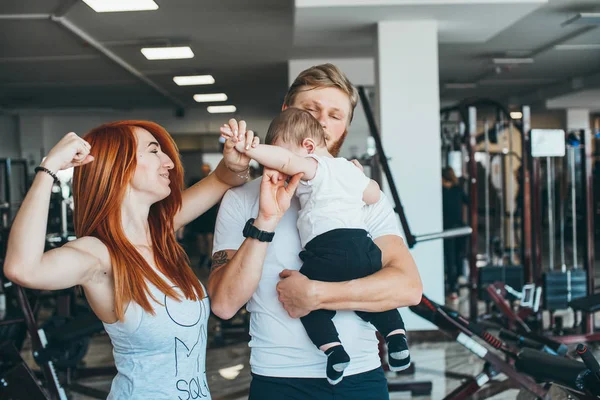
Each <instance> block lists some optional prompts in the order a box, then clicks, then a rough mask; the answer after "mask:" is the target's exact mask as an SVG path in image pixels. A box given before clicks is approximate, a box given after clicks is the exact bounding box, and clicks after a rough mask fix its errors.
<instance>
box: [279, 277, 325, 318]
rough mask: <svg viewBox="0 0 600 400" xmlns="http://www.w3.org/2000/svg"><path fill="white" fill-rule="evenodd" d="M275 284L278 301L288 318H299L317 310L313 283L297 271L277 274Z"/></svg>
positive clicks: (317, 304) (317, 305)
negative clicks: (277, 281)
mask: <svg viewBox="0 0 600 400" xmlns="http://www.w3.org/2000/svg"><path fill="white" fill-rule="evenodd" d="M279 277H280V278H281V281H280V282H279V283H278V284H277V294H278V298H279V301H280V302H281V304H282V305H283V308H284V309H285V311H287V313H288V314H289V316H290V317H292V318H300V317H304V316H305V315H307V314H308V313H309V312H311V311H313V310H318V309H319V301H318V296H317V290H316V287H315V281H311V280H310V279H308V278H307V277H306V276H305V275H302V274H301V273H300V272H298V271H292V270H289V269H284V270H283V271H281V273H280V274H279Z"/></svg>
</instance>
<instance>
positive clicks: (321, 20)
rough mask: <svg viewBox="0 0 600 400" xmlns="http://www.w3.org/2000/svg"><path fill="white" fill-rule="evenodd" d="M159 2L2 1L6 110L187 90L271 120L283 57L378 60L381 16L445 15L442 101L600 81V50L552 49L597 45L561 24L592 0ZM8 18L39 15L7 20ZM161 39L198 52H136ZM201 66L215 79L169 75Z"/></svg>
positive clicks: (168, 99)
mask: <svg viewBox="0 0 600 400" xmlns="http://www.w3.org/2000/svg"><path fill="white" fill-rule="evenodd" d="M155 1H156V2H157V3H158V4H159V6H160V8H159V9H158V10H157V11H147V12H133V13H103V14H98V13H95V12H94V11H93V10H91V9H90V8H89V7H88V6H87V5H86V4H84V3H83V2H82V1H80V0H0V38H1V39H0V109H2V108H4V109H28V108H29V109H40V108H41V109H55V108H60V109H65V108H69V109H73V108H94V109H96V108H111V109H133V108H152V107H163V108H164V107H173V108H174V109H175V108H182V107H183V108H194V109H197V110H201V109H204V108H205V106H206V105H199V104H197V103H195V102H194V101H193V99H192V96H193V95H194V94H195V93H206V92H225V93H226V94H227V95H228V96H229V99H230V100H229V101H228V102H227V103H231V104H234V105H236V106H237V107H238V111H239V114H241V115H243V116H244V117H246V116H250V115H251V116H253V117H261V118H268V117H270V116H272V115H273V114H274V113H276V112H277V111H278V110H279V108H280V106H281V102H282V99H283V95H284V94H285V90H286V87H287V84H288V77H287V70H288V65H287V62H288V60H290V59H306V58H310V59H330V58H334V57H343V58H346V57H372V56H373V54H374V46H375V29H374V27H375V24H376V22H377V21H380V20H401V19H415V18H418V19H436V20H437V21H438V23H439V40H440V46H439V56H440V62H439V65H440V83H441V85H440V88H441V97H442V99H441V100H442V101H443V102H450V101H458V100H460V99H463V98H466V97H472V96H485V97H492V98H495V99H498V100H501V101H510V102H520V101H523V102H528V103H535V102H539V103H542V104H545V101H546V100H547V99H550V98H554V97H557V96H562V95H564V94H567V93H570V92H573V91H581V90H583V89H591V88H594V87H600V71H598V69H599V67H600V51H598V50H576V51H560V50H555V49H554V45H555V44H600V29H595V28H596V27H595V26H593V27H582V26H575V25H573V26H566V27H562V26H561V24H562V23H563V22H564V21H566V20H567V19H568V18H570V17H572V16H573V15H574V14H575V13H576V12H584V11H587V12H590V11H597V12H599V11H600V0H548V1H546V0H521V1H519V0H444V1H442V0H296V1H295V2H294V1H293V0H249V1H241V0H155ZM343 4H346V5H345V6H344V5H343ZM15 14H26V16H31V15H32V14H36V15H38V17H39V15H40V14H41V15H42V16H43V15H46V17H44V18H43V19H39V18H38V19H24V16H23V15H21V16H20V18H19V19H14V18H13V19H7V18H8V16H11V15H12V16H13V17H14V15H15ZM51 14H54V15H58V16H62V18H64V20H63V21H64V23H63V24H61V23H60V20H58V21H57V20H56V19H55V20H51V19H50V18H49V16H50V15H51ZM40 18H41V17H40ZM65 25H67V26H70V27H71V29H72V30H73V29H74V30H77V31H81V32H83V36H84V37H89V38H90V40H89V41H88V40H85V39H82V38H81V34H80V35H79V36H78V35H76V34H74V33H73V32H72V31H70V30H69V29H67V27H66V26H65ZM92 42H94V43H97V44H98V45H99V46H101V47H102V48H103V49H105V50H106V51H108V52H110V53H111V54H113V55H114V56H115V57H116V58H118V59H119V62H120V64H118V63H116V62H115V61H114V60H112V59H110V58H109V57H107V56H106V54H103V53H102V52H101V51H99V50H98V49H97V48H95V47H94V46H93V43H92ZM165 44H174V45H175V44H184V45H190V46H191V47H192V49H193V50H194V52H195V55H196V56H195V57H194V58H193V59H188V60H171V61H148V60H146V59H145V58H144V57H143V56H142V54H141V53H140V51H139V50H140V48H141V47H142V46H144V45H165ZM501 56H512V57H514V56H524V57H532V58H534V60H535V62H534V63H533V64H530V65H521V66H507V67H503V68H501V69H497V68H496V67H495V66H494V65H493V63H492V61H491V59H492V58H493V57H501ZM124 66H125V67H126V68H124ZM132 72H133V73H132ZM207 73H208V74H212V75H213V76H214V77H215V80H216V84H215V85H212V86H197V87H178V86H176V85H175V84H174V83H173V81H172V77H173V76H174V75H185V74H207ZM446 83H476V84H477V87H476V88H475V89H467V90H464V89H462V90H458V89H451V90H450V89H445V88H444V84H446Z"/></svg>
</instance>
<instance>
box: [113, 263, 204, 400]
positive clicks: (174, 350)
mask: <svg viewBox="0 0 600 400" xmlns="http://www.w3.org/2000/svg"><path fill="white" fill-rule="evenodd" d="M158 274H159V275H160V276H161V277H162V278H163V279H165V281H167V282H169V280H168V279H166V278H165V277H164V275H162V274H161V273H160V272H158ZM148 287H149V288H150V290H151V292H152V294H153V296H154V297H155V298H156V300H157V301H158V303H154V311H155V315H152V314H149V313H147V312H145V311H144V310H143V309H142V308H141V307H140V306H139V305H138V304H136V303H133V302H132V303H130V304H129V306H128V307H127V310H126V312H125V320H124V321H117V322H115V323H113V324H104V328H105V329H106V332H107V333H108V335H109V336H110V340H111V342H112V345H113V348H114V349H113V355H114V358H115V365H116V367H117V371H118V373H117V376H116V377H115V378H114V380H113V382H112V386H111V389H110V394H109V395H108V399H109V400H110V399H119V400H121V399H131V400H134V399H139V400H142V399H143V400H147V399H209V400H210V399H211V397H210V392H209V390H208V384H207V382H206V367H205V363H206V334H207V322H208V316H209V314H210V304H209V300H208V297H205V298H204V299H202V301H191V300H188V299H185V298H183V296H182V298H183V300H182V301H181V302H179V301H177V300H174V299H172V298H169V297H167V296H165V294H164V293H162V292H161V291H160V290H159V289H158V288H157V287H155V286H154V285H152V284H150V283H148ZM173 287H175V286H173ZM175 290H176V291H178V293H181V291H180V290H179V288H177V287H175ZM205 293H206V291H205ZM151 301H152V300H151Z"/></svg>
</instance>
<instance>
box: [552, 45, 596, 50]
mask: <svg viewBox="0 0 600 400" xmlns="http://www.w3.org/2000/svg"><path fill="white" fill-rule="evenodd" d="M554 50H600V44H557V45H556V46H554Z"/></svg>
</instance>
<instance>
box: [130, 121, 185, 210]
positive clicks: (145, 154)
mask: <svg viewBox="0 0 600 400" xmlns="http://www.w3.org/2000/svg"><path fill="white" fill-rule="evenodd" d="M134 133H135V137H136V140H137V151H136V157H137V166H136V168H135V173H134V175H133V179H132V180H131V183H130V186H131V189H132V190H134V191H136V192H137V193H139V194H141V195H142V196H145V197H147V198H148V199H149V200H150V202H151V204H152V203H155V202H157V201H160V200H162V199H164V198H166V197H167V196H169V194H171V188H170V187H169V184H170V183H171V180H170V179H169V171H170V170H171V169H173V168H174V166H175V165H174V164H173V161H172V160H171V159H170V158H169V156H168V155H166V154H165V153H163V152H162V150H161V148H160V145H159V144H158V141H157V140H156V139H155V138H154V136H153V135H152V134H151V133H150V132H148V131H147V130H145V129H143V128H138V127H136V128H134Z"/></svg>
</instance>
